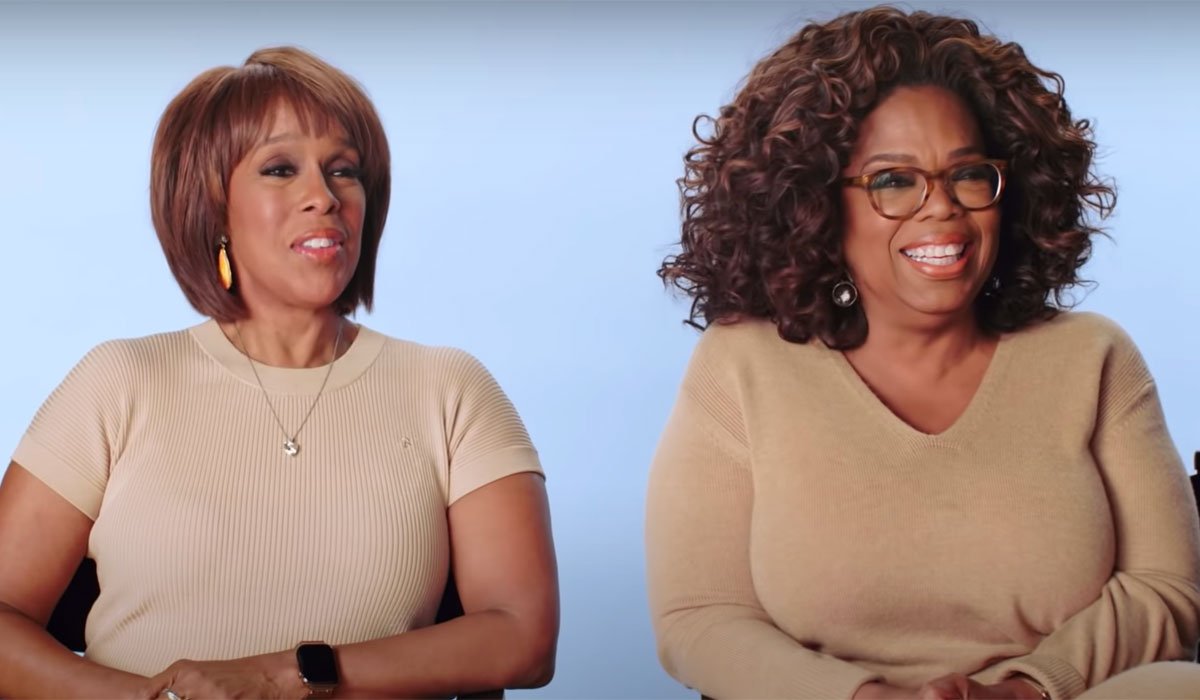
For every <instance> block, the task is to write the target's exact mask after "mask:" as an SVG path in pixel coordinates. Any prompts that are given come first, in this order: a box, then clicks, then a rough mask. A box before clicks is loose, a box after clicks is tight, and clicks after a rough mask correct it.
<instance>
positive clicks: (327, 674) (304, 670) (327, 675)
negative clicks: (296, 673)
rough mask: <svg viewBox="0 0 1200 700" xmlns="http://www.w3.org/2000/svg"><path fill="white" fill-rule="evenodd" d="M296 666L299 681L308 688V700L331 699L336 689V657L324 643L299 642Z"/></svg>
mask: <svg viewBox="0 0 1200 700" xmlns="http://www.w3.org/2000/svg"><path fill="white" fill-rule="evenodd" d="M296 666H297V667H299V669H300V680H301V681H303V682H304V685H306V686H308V696H309V697H310V698H328V697H332V696H333V693H334V691H336V690H337V687H338V670H337V657H335V656H334V654H333V647H331V646H329V645H328V644H326V643H325V642H300V644H299V645H298V646H297V647H296Z"/></svg>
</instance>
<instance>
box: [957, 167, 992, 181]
mask: <svg viewBox="0 0 1200 700" xmlns="http://www.w3.org/2000/svg"><path fill="white" fill-rule="evenodd" d="M995 173H996V170H995V168H993V167H992V166H990V165H988V164H987V163H976V164H974V165H964V166H962V167H960V168H955V169H954V172H953V173H952V174H951V175H950V177H951V178H952V179H954V180H955V181H956V182H991V181H992V180H994V179H995V178H996V175H995Z"/></svg>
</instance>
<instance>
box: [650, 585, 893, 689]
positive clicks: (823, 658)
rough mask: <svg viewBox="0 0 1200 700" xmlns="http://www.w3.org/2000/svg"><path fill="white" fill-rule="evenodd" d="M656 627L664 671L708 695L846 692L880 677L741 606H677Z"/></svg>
mask: <svg viewBox="0 0 1200 700" xmlns="http://www.w3.org/2000/svg"><path fill="white" fill-rule="evenodd" d="M657 627H658V630H659V656H660V658H661V659H662V661H663V666H664V668H666V670H667V672H668V673H670V674H671V675H672V676H674V677H675V678H676V679H678V680H679V681H680V682H682V683H684V684H686V685H688V686H691V687H693V688H695V689H697V690H699V691H700V692H701V693H703V694H704V695H708V696H711V697H718V698H720V697H760V698H814V699H816V698H822V699H826V698H849V697H851V696H853V694H854V693H855V691H856V690H857V689H858V688H859V687H860V686H862V685H863V684H865V683H868V682H870V681H874V680H879V679H880V678H881V676H880V675H879V674H877V673H874V672H872V671H869V670H867V669H865V668H862V667H860V666H856V665H854V664H851V663H848V662H846V661H842V660H841V659H838V658H836V657H834V656H830V655H828V654H822V653H819V652H816V651H813V650H812V649H809V648H807V647H805V646H804V645H802V644H800V643H799V642H797V641H796V640H794V639H792V638H791V637H789V636H788V635H787V634H785V633H784V632H782V631H781V630H779V628H777V627H776V626H775V625H773V624H771V622H770V621H769V620H768V619H766V617H765V615H763V614H761V613H757V612H751V611H749V610H748V609H747V608H744V607H742V606H736V605H708V606H704V607H703V608H697V609H694V610H688V611H680V612H678V613H673V614H670V615H668V616H666V617H665V618H664V619H662V620H660V621H659V623H658V625H657Z"/></svg>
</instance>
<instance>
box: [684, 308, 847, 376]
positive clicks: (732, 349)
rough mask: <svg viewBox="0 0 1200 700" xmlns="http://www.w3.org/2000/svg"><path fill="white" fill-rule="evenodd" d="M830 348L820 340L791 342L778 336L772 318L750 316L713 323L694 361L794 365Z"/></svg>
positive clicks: (725, 364) (726, 364)
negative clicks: (734, 320) (782, 363)
mask: <svg viewBox="0 0 1200 700" xmlns="http://www.w3.org/2000/svg"><path fill="white" fill-rule="evenodd" d="M830 352H832V351H831V350H829V348H827V347H826V346H825V344H824V343H822V342H821V341H820V340H817V339H813V340H810V341H809V342H807V343H792V342H789V341H787V340H784V339H783V338H781V337H780V336H779V329H778V327H777V326H776V325H775V324H774V323H773V322H772V321H769V320H767V319H761V318H750V319H744V320H740V321H736V322H734V323H714V324H712V325H710V326H709V327H708V328H707V329H705V331H704V332H703V333H702V334H701V336H700V340H699V341H698V342H697V343H696V349H695V351H694V352H693V361H694V362H699V363H704V364H708V365H710V366H714V367H727V368H735V367H742V368H747V367H752V366H763V365H767V366H772V365H775V364H776V363H779V362H785V363H787V365H788V366H789V367H791V368H793V369H795V368H798V367H803V366H804V365H805V364H806V363H809V362H817V361H819V358H820V357H822V356H823V355H826V354H828V353H830Z"/></svg>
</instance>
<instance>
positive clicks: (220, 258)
mask: <svg viewBox="0 0 1200 700" xmlns="http://www.w3.org/2000/svg"><path fill="white" fill-rule="evenodd" d="M217 276H218V277H220V279H221V286H222V287H224V289H225V291H227V292H228V291H230V290H231V289H233V265H231V264H229V239H228V238H226V237H225V236H221V247H220V248H218V249H217Z"/></svg>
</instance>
